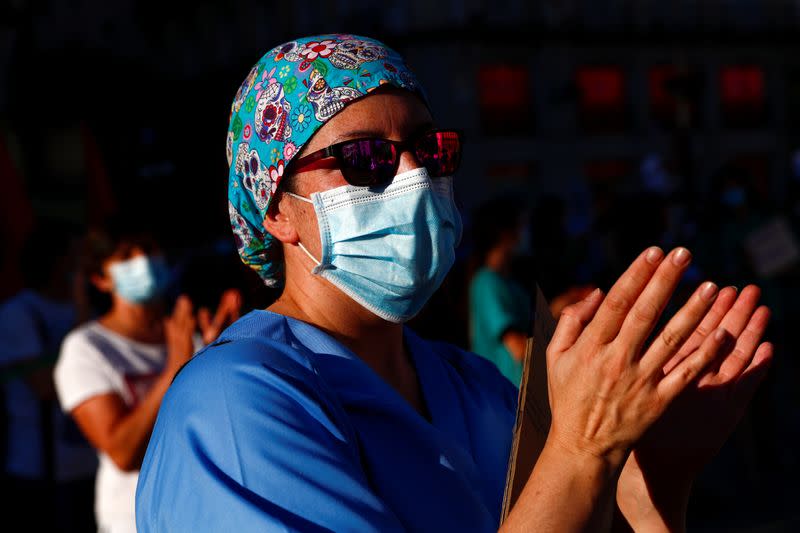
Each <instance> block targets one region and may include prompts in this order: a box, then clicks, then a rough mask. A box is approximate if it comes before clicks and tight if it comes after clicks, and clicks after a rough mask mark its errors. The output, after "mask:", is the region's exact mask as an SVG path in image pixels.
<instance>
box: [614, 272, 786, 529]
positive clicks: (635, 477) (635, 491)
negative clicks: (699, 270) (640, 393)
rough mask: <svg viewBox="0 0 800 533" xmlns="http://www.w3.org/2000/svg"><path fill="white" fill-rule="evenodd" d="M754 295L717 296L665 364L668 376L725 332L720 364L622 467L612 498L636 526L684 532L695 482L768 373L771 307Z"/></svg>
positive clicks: (749, 291) (726, 292) (751, 291)
mask: <svg viewBox="0 0 800 533" xmlns="http://www.w3.org/2000/svg"><path fill="white" fill-rule="evenodd" d="M759 296H760V291H759V289H758V288H757V287H755V286H748V287H746V288H745V289H744V290H743V291H742V292H741V294H740V295H739V296H738V298H737V294H736V290H735V289H734V288H732V287H728V288H725V289H723V290H722V291H720V294H719V297H718V298H717V301H716V302H715V304H714V306H713V307H712V308H711V310H710V311H709V313H708V314H707V315H706V316H705V318H704V319H703V321H702V322H701V324H700V325H699V326H698V327H697V329H696V330H695V331H694V333H693V334H692V335H691V337H689V339H688V340H687V341H686V342H685V343H684V344H683V345H682V346H681V349H680V350H679V351H678V353H677V354H676V355H675V357H673V358H672V360H671V361H669V362H668V363H667V364H666V365H665V366H664V369H663V373H664V375H665V376H668V375H669V374H670V373H671V372H673V371H675V369H676V367H677V366H678V365H680V363H681V361H682V360H683V359H685V358H686V357H687V356H688V355H689V354H691V353H692V352H693V351H694V350H696V349H697V348H698V346H700V345H702V343H703V342H704V340H705V338H706V337H707V336H708V335H709V334H710V333H711V332H713V331H715V330H716V329H718V328H722V329H723V330H724V331H726V332H727V341H726V343H725V345H724V347H723V350H722V352H721V354H720V356H719V357H718V359H717V360H716V361H715V362H714V363H713V364H712V365H710V366H709V367H708V368H706V369H705V370H704V371H703V372H702V373H701V374H700V376H698V378H697V379H695V380H694V382H693V383H692V385H691V386H690V387H688V388H687V389H686V390H685V391H684V392H683V393H682V394H681V395H680V396H679V397H678V398H677V399H676V401H675V402H673V403H672V404H671V405H670V406H669V407H668V408H667V410H666V411H665V412H664V414H663V415H662V416H661V418H659V420H658V421H656V423H655V424H654V425H653V426H652V427H651V428H650V429H649V430H648V431H647V432H646V433H645V435H644V436H643V438H642V439H641V440H640V441H639V442H637V443H636V445H635V448H634V451H633V453H632V454H631V456H630V457H629V458H628V461H627V463H626V464H625V468H624V469H623V471H622V475H621V476H620V480H619V483H618V487H617V501H618V504H619V506H620V510H621V511H622V512H623V514H624V515H625V517H626V518H627V519H628V521H629V522H630V523H631V525H634V527H635V529H641V528H642V527H647V528H648V529H653V528H657V527H662V528H665V529H676V528H680V527H681V523H682V521H683V515H684V514H685V511H686V509H685V505H686V501H687V498H688V491H689V488H690V486H691V482H692V479H693V478H694V477H695V476H696V475H697V473H698V472H699V471H700V470H701V468H702V467H703V465H705V464H706V463H707V462H708V461H709V460H710V459H711V458H712V457H713V456H714V455H715V454H716V453H717V451H718V450H719V448H720V447H721V446H722V445H723V443H724V442H725V440H726V439H727V438H728V436H729V435H730V434H731V432H732V431H733V429H734V428H735V426H736V424H737V423H738V422H739V420H740V419H741V417H742V415H743V414H744V412H745V410H746V407H747V405H748V403H749V401H750V399H751V398H752V396H753V394H754V393H755V391H756V388H757V387H758V385H759V383H760V382H761V381H762V379H763V378H764V376H765V375H766V372H767V370H768V368H769V365H770V362H771V360H772V352H773V348H772V345H770V344H769V343H762V342H761V338H762V336H763V334H764V331H765V329H766V327H767V323H768V321H769V309H768V308H766V307H764V306H760V307H759V306H758V299H759ZM647 524H649V525H650V526H652V527H650V526H646V525H647ZM637 526H638V527H637Z"/></svg>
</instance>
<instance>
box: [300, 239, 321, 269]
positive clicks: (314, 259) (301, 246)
mask: <svg viewBox="0 0 800 533" xmlns="http://www.w3.org/2000/svg"><path fill="white" fill-rule="evenodd" d="M297 246H299V247H300V249H301V250H303V251H304V252H305V253H306V255H307V256H308V257H310V258H311V260H312V261H314V264H315V265H317V266H320V265H321V264H322V263H320V262H319V261H317V259H316V258H315V257H314V256H313V255H311V252H309V251H308V250H306V247H305V246H303V243H302V242H299V241H298V242H297Z"/></svg>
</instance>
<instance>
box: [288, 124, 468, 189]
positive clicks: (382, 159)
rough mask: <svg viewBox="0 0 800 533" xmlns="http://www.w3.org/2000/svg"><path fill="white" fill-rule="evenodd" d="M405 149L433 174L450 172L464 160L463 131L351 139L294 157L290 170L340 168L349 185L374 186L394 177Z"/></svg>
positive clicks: (436, 131) (451, 173)
mask: <svg viewBox="0 0 800 533" xmlns="http://www.w3.org/2000/svg"><path fill="white" fill-rule="evenodd" d="M406 150H408V151H410V152H412V153H413V154H414V156H416V158H417V161H419V162H420V163H422V165H423V166H424V167H425V168H426V169H427V171H428V174H429V175H430V176H431V177H432V178H440V177H443V176H451V175H453V174H454V173H455V171H456V170H458V165H459V164H460V163H461V134H460V133H459V132H458V131H456V130H427V131H424V132H422V133H420V134H419V135H415V136H414V137H412V138H410V139H407V140H405V141H390V140H388V139H379V138H375V137H368V138H362V139H352V140H349V141H343V142H340V143H336V144H332V145H330V146H328V147H327V148H323V149H322V150H318V151H316V152H313V153H311V154H308V155H307V156H304V157H301V158H300V159H298V160H296V161H292V163H291V164H290V171H291V172H307V171H310V170H316V169H319V168H338V169H339V170H341V172H342V175H343V176H344V179H345V180H346V181H347V183H349V184H350V185H356V186H360V187H363V186H368V187H374V186H379V185H385V184H387V183H389V182H390V181H392V178H394V176H395V175H396V174H397V168H398V167H399V166H400V154H401V153H403V152H404V151H406ZM330 159H334V161H329V160H330ZM326 160H328V161H326ZM288 171H289V170H287V172H288Z"/></svg>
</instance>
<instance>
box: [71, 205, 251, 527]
mask: <svg viewBox="0 0 800 533" xmlns="http://www.w3.org/2000/svg"><path fill="white" fill-rule="evenodd" d="M84 271H85V275H86V277H87V279H88V281H89V282H90V283H91V287H92V289H93V290H94V291H97V292H98V293H99V294H100V295H103V296H104V297H105V299H106V300H107V303H108V308H107V310H106V311H105V312H104V313H103V314H102V315H101V316H99V317H98V318H96V319H94V320H91V321H89V322H88V323H86V324H84V325H82V326H81V327H80V328H78V329H75V330H73V331H72V332H70V333H69V335H68V336H67V338H66V339H65V340H64V343H63V345H62V347H61V353H60V355H59V358H58V363H57V365H56V369H55V384H56V389H57V391H58V397H59V400H60V402H61V407H62V408H63V409H64V411H66V412H68V413H70V415H71V416H72V417H73V418H74V419H75V421H76V422H77V424H78V426H79V427H80V429H81V430H82V431H83V433H84V434H85V435H86V437H87V438H88V440H89V441H90V442H91V443H92V445H94V447H95V448H96V450H97V455H98V457H99V461H100V465H99V469H98V473H97V483H96V499H95V505H94V509H95V514H96V520H97V525H98V528H99V530H100V531H103V532H104V533H105V532H110V533H118V532H134V531H135V530H136V528H135V523H134V494H135V488H136V481H137V477H138V470H139V467H140V466H141V462H142V457H143V456H144V452H145V448H146V446H147V441H148V439H149V438H150V432H151V431H152V428H153V424H154V423H155V419H156V414H157V412H158V408H159V405H160V403H161V399H162V397H163V396H164V393H165V391H166V390H167V387H168V386H169V384H170V382H171V381H172V379H173V377H174V376H175V373H176V372H177V371H178V369H179V368H180V367H181V366H182V365H183V364H184V363H186V361H188V360H189V359H190V358H191V356H192V355H193V354H194V353H195V351H196V350H197V349H199V348H200V347H201V346H202V345H203V344H206V343H209V342H211V341H212V340H214V339H215V338H216V336H217V335H218V334H219V332H220V331H221V330H222V328H223V327H224V326H225V325H227V324H228V323H230V322H232V321H233V320H235V319H236V318H237V317H238V314H239V305H240V303H239V295H238V292H236V291H229V292H226V293H225V294H224V296H223V297H222V300H221V302H220V307H219V309H218V310H217V312H216V314H215V315H214V316H213V317H212V316H211V313H210V312H209V311H208V310H205V309H203V310H201V312H199V313H198V314H197V316H196V315H195V312H194V309H193V306H192V302H191V301H190V299H189V298H188V297H187V296H185V295H182V296H180V297H178V298H177V301H176V303H175V305H174V308H173V309H172V312H171V314H170V312H169V307H168V301H167V299H166V297H165V296H166V291H167V288H168V283H169V280H170V271H169V269H168V266H167V263H166V260H165V257H164V255H163V253H162V251H161V250H160V249H159V247H158V244H157V243H156V240H155V239H154V237H153V236H152V235H151V234H149V233H147V232H146V231H143V230H141V229H140V226H138V225H136V224H133V223H131V221H128V220H126V219H118V220H115V221H113V222H112V223H110V224H109V225H108V227H107V229H104V230H92V231H91V232H90V233H89V235H88V237H87V239H86V253H85V265H84ZM198 327H199V329H200V332H199V333H198Z"/></svg>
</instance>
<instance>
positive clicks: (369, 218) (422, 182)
mask: <svg viewBox="0 0 800 533" xmlns="http://www.w3.org/2000/svg"><path fill="white" fill-rule="evenodd" d="M288 194H289V195H291V196H293V197H295V198H297V199H299V200H303V201H304V202H308V203H311V204H313V205H314V211H315V212H316V214H317V221H318V224H319V232H320V242H321V243H322V252H321V253H322V257H321V258H320V259H319V260H318V259H316V258H315V257H314V256H312V255H311V254H310V253H309V252H308V250H307V249H306V248H305V247H304V246H303V244H302V243H300V247H301V248H302V250H303V251H305V252H306V254H308V256H309V257H311V259H312V260H313V261H314V262H315V263H316V264H317V266H316V267H314V269H313V270H312V271H311V273H312V274H318V275H320V276H322V277H323V278H325V279H327V280H328V281H330V282H331V283H333V284H334V285H335V286H336V287H338V288H339V289H341V290H342V292H344V293H345V294H347V295H348V296H350V297H351V298H352V299H353V300H355V301H356V302H358V303H359V304H361V305H362V306H363V307H365V308H367V309H369V310H370V311H372V312H373V313H375V314H376V315H378V316H379V317H381V318H383V319H385V320H388V321H390V322H396V323H399V322H405V321H406V320H409V319H410V318H412V317H413V316H414V315H416V314H417V313H418V312H419V311H420V310H421V309H422V306H423V305H425V303H426V302H427V301H428V299H430V297H431V295H432V294H433V293H434V292H435V291H436V289H438V288H439V285H440V284H441V283H442V280H443V279H444V277H445V275H446V274H447V272H448V271H449V270H450V267H452V266H453V262H454V261H455V247H456V244H457V243H458V241H459V240H460V239H461V230H462V227H461V216H460V215H459V214H458V210H457V209H456V207H455V203H454V202H453V179H452V178H451V177H445V178H436V179H434V180H431V178H430V177H429V176H428V171H427V170H426V169H424V168H418V169H415V170H411V171H409V172H404V173H402V174H398V175H397V176H395V177H394V179H393V180H392V182H391V183H390V184H389V185H388V186H386V187H385V188H383V189H382V190H375V189H370V188H368V187H355V186H353V185H345V186H343V187H337V188H335V189H331V190H328V191H323V192H317V193H313V194H312V195H311V199H310V200H309V199H307V198H304V197H302V196H298V195H296V194H292V193H288Z"/></svg>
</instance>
